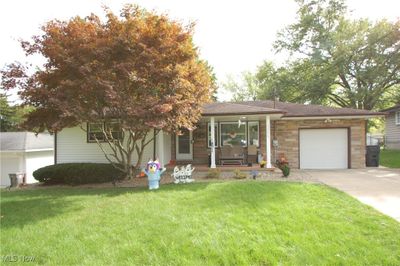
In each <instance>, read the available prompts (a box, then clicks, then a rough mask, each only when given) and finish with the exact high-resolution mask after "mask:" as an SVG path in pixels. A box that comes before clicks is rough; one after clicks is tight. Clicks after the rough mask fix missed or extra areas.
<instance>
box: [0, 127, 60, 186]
mask: <svg viewBox="0 0 400 266" xmlns="http://www.w3.org/2000/svg"><path fill="white" fill-rule="evenodd" d="M0 161H1V183H0V186H1V187H4V186H9V185H10V179H9V177H8V174H15V173H24V174H25V176H26V182H27V183H34V182H36V180H35V179H34V178H33V175H32V173H33V172H34V171H35V170H36V169H38V168H40V167H43V166H46V165H50V164H54V138H53V136H51V135H49V134H38V135H37V136H36V135H35V133H32V132H1V133H0Z"/></svg>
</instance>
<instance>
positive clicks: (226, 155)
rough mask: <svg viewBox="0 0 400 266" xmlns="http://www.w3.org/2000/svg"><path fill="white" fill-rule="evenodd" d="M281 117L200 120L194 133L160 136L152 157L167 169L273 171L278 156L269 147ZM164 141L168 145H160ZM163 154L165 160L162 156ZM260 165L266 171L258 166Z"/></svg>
mask: <svg viewBox="0 0 400 266" xmlns="http://www.w3.org/2000/svg"><path fill="white" fill-rule="evenodd" d="M280 117H281V114H236V115H215V116H203V117H202V119H201V120H200V121H199V123H198V124H197V126H196V129H195V130H193V131H188V130H187V131H183V134H181V135H172V136H164V135H163V134H161V135H159V136H158V138H157V145H156V146H157V148H156V154H155V156H157V155H158V157H159V159H160V162H161V164H162V165H164V166H167V168H173V167H174V166H175V165H178V166H182V165H187V164H192V165H193V166H194V167H197V169H198V170H200V171H208V170H209V169H210V168H218V169H221V170H223V171H233V170H234V169H237V168H238V169H240V170H243V171H252V170H259V171H273V170H274V166H273V162H274V161H275V158H277V154H276V149H275V150H272V147H271V146H272V142H273V141H272V138H273V134H272V133H271V132H272V128H273V121H274V120H278V119H280ZM166 141H167V142H169V145H165V144H164V145H163V143H166ZM274 147H275V146H274ZM166 152H168V153H169V154H168V156H163V154H166ZM159 154H161V156H160V155H159ZM169 155H170V156H169ZM262 161H263V164H264V165H265V166H264V167H265V168H261V167H260V165H259V164H260V163H261V162H262ZM249 165H250V166H249Z"/></svg>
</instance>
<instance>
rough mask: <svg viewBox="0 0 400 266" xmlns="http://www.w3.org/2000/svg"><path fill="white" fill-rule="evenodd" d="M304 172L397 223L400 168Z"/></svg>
mask: <svg viewBox="0 0 400 266" xmlns="http://www.w3.org/2000/svg"><path fill="white" fill-rule="evenodd" d="M307 173H308V174H309V175H310V176H312V177H313V179H314V178H315V179H317V180H318V181H320V182H322V183H325V184H327V185H329V186H332V187H335V188H337V189H340V190H342V191H344V192H346V193H348V194H350V195H351V196H353V197H355V198H357V199H358V200H360V201H361V202H363V203H365V204H368V205H370V206H372V207H374V208H375V209H377V210H379V211H380V212H382V213H384V214H386V215H389V216H391V217H393V218H394V219H396V220H397V221H399V222H400V169H389V168H366V169H349V170H329V171H307Z"/></svg>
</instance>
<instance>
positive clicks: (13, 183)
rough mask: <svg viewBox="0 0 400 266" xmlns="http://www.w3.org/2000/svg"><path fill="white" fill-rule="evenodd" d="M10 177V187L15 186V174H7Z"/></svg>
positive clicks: (16, 183)
mask: <svg viewBox="0 0 400 266" xmlns="http://www.w3.org/2000/svg"><path fill="white" fill-rule="evenodd" d="M8 177H9V178H10V187H17V186H18V179H17V174H8Z"/></svg>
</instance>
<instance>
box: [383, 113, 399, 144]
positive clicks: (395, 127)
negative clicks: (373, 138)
mask: <svg viewBox="0 0 400 266" xmlns="http://www.w3.org/2000/svg"><path fill="white" fill-rule="evenodd" d="M399 112H400V111H395V112H391V113H389V115H388V116H387V117H386V122H385V146H386V147H387V148H388V149H400V124H397V123H396V120H397V119H399V114H398V113H399ZM396 113H397V117H396Z"/></svg>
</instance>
